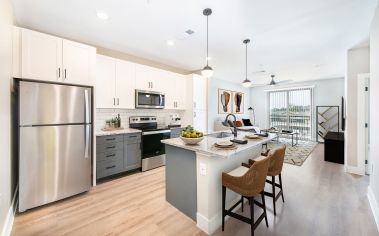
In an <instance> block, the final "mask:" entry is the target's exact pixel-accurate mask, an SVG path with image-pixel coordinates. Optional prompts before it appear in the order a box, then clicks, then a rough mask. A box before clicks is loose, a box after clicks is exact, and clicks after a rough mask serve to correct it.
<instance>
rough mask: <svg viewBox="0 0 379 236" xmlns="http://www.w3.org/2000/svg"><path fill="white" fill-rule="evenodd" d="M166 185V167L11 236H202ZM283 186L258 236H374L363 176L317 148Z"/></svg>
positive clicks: (32, 221) (60, 207)
mask: <svg viewBox="0 0 379 236" xmlns="http://www.w3.org/2000/svg"><path fill="white" fill-rule="evenodd" d="M164 178H165V176H164V167H163V168H158V169H155V170H152V171H148V172H144V173H138V174H134V175H130V176H127V177H123V178H120V179H116V180H113V181H110V182H107V183H103V184H100V185H98V186H96V187H94V188H93V189H92V190H91V191H90V192H89V193H87V194H82V195H79V196H77V197H73V198H70V199H67V200H64V201H60V202H58V203H55V204H51V205H48V206H45V207H40V208H38V209H35V210H31V211H28V212H26V213H23V214H18V215H17V216H16V219H15V224H14V227H13V231H12V235H81V236H85V235H154V236H155V235H158V236H159V235H205V234H204V233H203V232H202V231H201V230H199V229H198V228H197V227H196V224H195V222H193V221H192V220H191V219H189V218H187V217H186V216H185V215H183V214H182V213H180V212H179V211H178V210H176V209H175V208H174V207H172V206H171V205H170V204H168V203H167V202H166V201H165V179H164ZM283 184H284V197H285V200H286V202H285V203H284V204H283V203H282V202H281V201H278V202H277V216H276V217H274V216H273V213H272V210H271V209H272V201H271V199H270V198H266V202H267V205H268V206H267V207H268V217H269V228H266V226H265V224H264V223H263V222H262V223H261V225H259V226H258V228H257V229H256V231H255V232H256V235H283V236H287V235H288V236H290V235H291V236H292V235H333V236H335V235H341V236H342V235H344V236H345V235H352V236H353V235H354V236H355V235H379V233H378V231H377V229H376V226H375V223H374V220H373V216H372V213H371V210H370V208H369V203H368V200H367V197H366V192H367V185H368V177H367V176H365V177H361V176H355V175H350V174H346V173H344V172H343V165H338V164H333V163H328V162H324V161H323V146H322V145H318V146H317V148H316V149H315V151H314V152H313V153H312V154H311V156H310V157H309V158H308V160H307V161H306V162H305V163H304V164H303V166H301V167H297V166H293V165H288V164H285V167H284V171H283ZM256 211H257V213H256V215H258V213H259V212H258V211H259V210H258V209H257V208H256ZM245 214H246V215H249V212H248V210H246V212H245ZM215 234H216V235H236V236H238V235H250V226H249V225H247V224H245V223H242V222H240V221H238V220H235V219H230V220H228V221H227V222H226V228H225V232H221V230H219V231H217V232H216V233H215Z"/></svg>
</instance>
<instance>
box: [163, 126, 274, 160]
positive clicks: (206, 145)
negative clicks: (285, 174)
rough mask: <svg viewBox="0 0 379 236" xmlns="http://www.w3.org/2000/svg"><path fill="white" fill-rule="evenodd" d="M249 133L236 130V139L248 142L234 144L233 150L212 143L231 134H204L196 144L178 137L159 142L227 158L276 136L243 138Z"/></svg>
mask: <svg viewBox="0 0 379 236" xmlns="http://www.w3.org/2000/svg"><path fill="white" fill-rule="evenodd" d="M224 133H230V132H225V131H224ZM249 133H250V132H244V131H239V132H238V136H237V139H242V140H248V143H247V144H236V145H237V149H233V150H223V149H219V148H216V147H215V146H214V144H215V143H216V142H217V141H222V140H231V139H233V138H234V137H233V136H230V137H226V138H215V137H210V136H207V135H205V136H204V139H203V141H201V142H200V143H198V144H196V145H187V144H185V143H184V142H183V141H182V140H181V139H180V138H172V139H165V140H162V141H161V142H162V143H164V144H167V145H171V146H175V147H179V148H183V149H187V150H191V151H195V152H199V153H202V154H205V155H212V156H219V157H223V158H228V157H231V156H233V155H235V154H237V153H239V152H242V151H245V150H248V149H250V148H254V147H256V146H259V145H262V144H264V143H266V142H268V141H270V140H272V139H274V138H276V135H274V134H269V136H268V137H260V138H258V139H247V138H245V135H246V134H249ZM250 134H251V133H250Z"/></svg>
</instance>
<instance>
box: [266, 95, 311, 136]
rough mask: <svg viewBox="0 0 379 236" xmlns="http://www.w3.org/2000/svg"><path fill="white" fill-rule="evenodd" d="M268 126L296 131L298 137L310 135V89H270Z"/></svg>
mask: <svg viewBox="0 0 379 236" xmlns="http://www.w3.org/2000/svg"><path fill="white" fill-rule="evenodd" d="M268 98H269V104H270V107H269V126H270V127H275V128H277V129H278V130H290V131H297V132H298V133H299V138H301V139H307V140H309V139H311V136H312V89H311V88H296V89H288V90H278V91H270V92H269V95H268Z"/></svg>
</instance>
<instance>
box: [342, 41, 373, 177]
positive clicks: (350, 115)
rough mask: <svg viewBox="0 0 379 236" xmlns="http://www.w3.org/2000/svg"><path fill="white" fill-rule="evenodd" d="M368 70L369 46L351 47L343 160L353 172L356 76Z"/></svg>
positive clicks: (355, 150) (355, 132)
mask: <svg viewBox="0 0 379 236" xmlns="http://www.w3.org/2000/svg"><path fill="white" fill-rule="evenodd" d="M369 72H370V49H369V47H362V48H353V49H350V50H349V51H348V52H347V74H346V81H345V86H346V90H345V94H346V132H345V160H346V163H345V165H347V167H348V168H347V171H349V172H351V171H352V172H355V171H354V169H355V168H357V167H358V156H357V139H356V137H357V127H358V126H357V76H358V74H362V73H369Z"/></svg>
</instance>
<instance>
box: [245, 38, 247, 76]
mask: <svg viewBox="0 0 379 236" xmlns="http://www.w3.org/2000/svg"><path fill="white" fill-rule="evenodd" d="M245 69H246V71H245V78H246V79H247V43H246V68H245Z"/></svg>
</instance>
